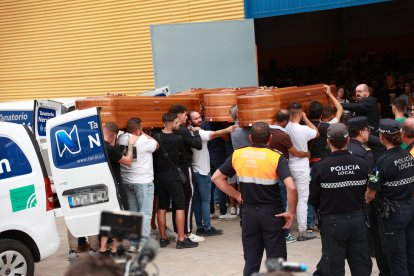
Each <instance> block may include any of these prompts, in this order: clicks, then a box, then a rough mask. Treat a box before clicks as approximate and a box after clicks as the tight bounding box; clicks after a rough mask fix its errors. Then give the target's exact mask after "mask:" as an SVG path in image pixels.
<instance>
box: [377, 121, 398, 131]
mask: <svg viewBox="0 0 414 276" xmlns="http://www.w3.org/2000/svg"><path fill="white" fill-rule="evenodd" d="M400 129H401V124H400V123H399V122H398V121H396V120H394V119H389V118H387V119H381V120H380V122H379V130H378V131H379V132H381V133H385V134H396V133H398V132H400Z"/></svg>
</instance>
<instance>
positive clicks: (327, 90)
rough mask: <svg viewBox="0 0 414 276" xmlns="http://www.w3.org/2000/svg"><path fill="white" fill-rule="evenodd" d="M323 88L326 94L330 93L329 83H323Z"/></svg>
mask: <svg viewBox="0 0 414 276" xmlns="http://www.w3.org/2000/svg"><path fill="white" fill-rule="evenodd" d="M323 88H325V89H324V92H325V93H326V95H328V96H330V95H332V91H331V87H330V86H329V85H324V86H323Z"/></svg>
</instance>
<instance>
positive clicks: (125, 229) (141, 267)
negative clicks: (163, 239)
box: [99, 211, 159, 276]
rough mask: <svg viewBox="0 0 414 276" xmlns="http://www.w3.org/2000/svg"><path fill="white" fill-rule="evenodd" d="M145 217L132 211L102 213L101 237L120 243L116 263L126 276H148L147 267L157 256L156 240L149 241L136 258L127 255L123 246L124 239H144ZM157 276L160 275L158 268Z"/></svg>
mask: <svg viewBox="0 0 414 276" xmlns="http://www.w3.org/2000/svg"><path fill="white" fill-rule="evenodd" d="M143 222H144V216H143V215H142V214H141V213H137V212H131V211H103V212H102V213H101V225H100V230H99V232H100V235H101V236H106V237H112V238H114V239H117V240H118V241H119V245H118V248H117V256H118V257H117V258H116V259H115V263H116V264H118V265H121V266H123V267H124V272H125V274H124V275H125V276H141V275H142V276H146V275H148V273H147V272H146V271H145V267H146V265H147V264H148V263H151V262H152V261H153V260H154V258H155V256H156V255H157V252H158V249H159V244H158V242H157V241H155V240H151V239H148V241H147V242H146V243H145V244H144V246H143V247H142V249H141V252H140V253H139V254H138V255H137V256H136V257H135V258H132V259H131V258H130V256H128V255H126V254H125V249H124V247H123V244H122V240H123V239H128V240H137V241H139V240H140V239H141V237H142V231H143V228H142V226H143ZM154 267H155V268H156V270H157V272H156V274H155V275H158V268H157V266H155V264H154Z"/></svg>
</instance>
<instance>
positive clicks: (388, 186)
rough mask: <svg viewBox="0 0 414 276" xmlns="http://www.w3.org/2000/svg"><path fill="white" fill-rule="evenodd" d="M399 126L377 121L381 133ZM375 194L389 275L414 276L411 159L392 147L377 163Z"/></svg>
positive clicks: (397, 129) (413, 170)
mask: <svg viewBox="0 0 414 276" xmlns="http://www.w3.org/2000/svg"><path fill="white" fill-rule="evenodd" d="M400 128H401V125H400V123H399V122H397V121H395V120H392V119H382V120H381V121H380V127H379V131H380V133H387V134H397V133H399V132H400ZM376 171H377V175H378V181H377V182H376V183H370V184H369V188H370V189H373V190H375V191H377V199H378V200H379V201H380V202H381V203H382V204H381V207H380V208H381V214H382V218H383V225H384V236H385V242H386V247H387V252H388V254H389V256H388V257H389V260H390V268H391V275H414V200H413V193H414V158H413V157H412V156H411V155H410V153H409V152H407V151H405V150H403V149H401V147H400V146H394V147H392V148H390V149H388V150H387V151H386V152H385V154H384V155H383V156H382V157H381V158H380V159H379V160H378V162H377V169H376Z"/></svg>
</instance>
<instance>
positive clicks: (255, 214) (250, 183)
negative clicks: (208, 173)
mask: <svg viewBox="0 0 414 276" xmlns="http://www.w3.org/2000/svg"><path fill="white" fill-rule="evenodd" d="M219 170H220V172H221V173H223V174H224V175H226V176H228V177H232V176H233V175H234V174H236V176H237V180H238V182H239V184H240V192H241V195H242V198H243V209H242V213H243V214H242V215H243V224H242V241H243V251H244V259H245V267H244V272H243V274H244V275H249V276H250V275H251V274H252V273H254V272H258V271H259V269H260V264H261V261H262V256H263V250H264V249H266V255H267V258H284V259H286V257H287V252H286V241H285V236H284V232H283V230H282V227H283V225H284V223H285V221H284V219H283V218H279V217H275V215H276V214H279V213H283V212H284V209H283V206H282V200H281V194H280V188H279V185H278V180H279V179H281V180H284V179H285V178H287V177H290V176H291V175H290V170H289V165H288V162H287V160H286V159H285V157H283V156H282V154H281V153H280V152H278V151H276V150H272V149H270V148H268V147H267V146H266V145H258V144H253V145H252V146H249V147H244V148H239V149H236V150H235V151H234V152H233V154H232V156H231V157H229V158H228V159H227V160H226V162H225V163H224V164H223V165H222V166H221V167H220V168H219Z"/></svg>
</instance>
